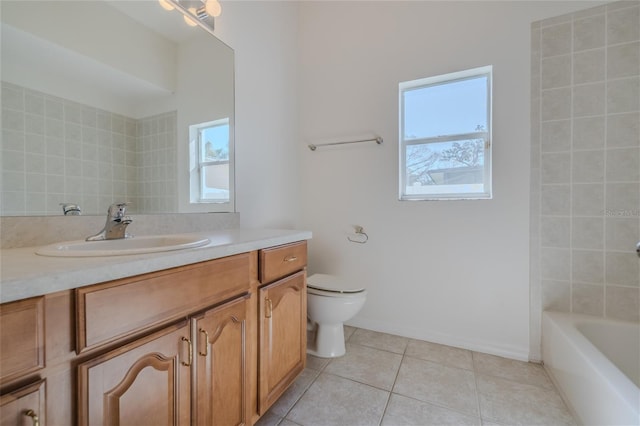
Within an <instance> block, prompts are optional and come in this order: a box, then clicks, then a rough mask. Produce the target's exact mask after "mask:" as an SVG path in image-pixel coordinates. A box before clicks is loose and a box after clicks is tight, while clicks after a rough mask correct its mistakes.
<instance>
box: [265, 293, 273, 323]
mask: <svg viewBox="0 0 640 426" xmlns="http://www.w3.org/2000/svg"><path fill="white" fill-rule="evenodd" d="M264 303H265V307H264V310H265V313H264V316H265V317H267V318H271V313H272V311H273V305H272V304H271V299H268V298H265V299H264Z"/></svg>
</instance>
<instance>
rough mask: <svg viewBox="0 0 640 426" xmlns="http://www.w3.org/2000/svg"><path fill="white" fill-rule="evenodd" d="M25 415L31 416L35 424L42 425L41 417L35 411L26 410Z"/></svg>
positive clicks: (36, 425) (34, 425) (35, 425)
mask: <svg viewBox="0 0 640 426" xmlns="http://www.w3.org/2000/svg"><path fill="white" fill-rule="evenodd" d="M24 415H25V416H27V417H31V421H32V422H33V426H40V419H39V418H38V415H37V414H36V412H35V411H33V410H26V411H25V412H24Z"/></svg>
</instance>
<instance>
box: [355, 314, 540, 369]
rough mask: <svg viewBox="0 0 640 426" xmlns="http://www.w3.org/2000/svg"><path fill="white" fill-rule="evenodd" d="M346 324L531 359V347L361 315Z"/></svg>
mask: <svg viewBox="0 0 640 426" xmlns="http://www.w3.org/2000/svg"><path fill="white" fill-rule="evenodd" d="M345 325H349V326H352V327H358V328H364V329H367V330H372V331H378V332H381V333H388V334H394V335H396V336H402V337H408V338H411V339H418V340H425V341H427V342H432V343H438V344H441V345H447V346H453V347H456V348H462V349H467V350H470V351H475V352H482V353H486V354H491V355H497V356H501V357H504V358H510V359H515V360H518V361H529V348H520V347H515V346H512V345H503V344H498V343H491V342H483V341H478V340H473V339H461V338H459V337H456V336H451V335H447V334H443V333H438V332H433V331H430V330H424V329H415V328H406V327H401V328H400V327H398V326H397V325H394V324H390V323H387V322H384V321H376V320H371V319H366V318H359V317H356V318H353V319H352V320H350V321H348V322H347V323H346V324H345Z"/></svg>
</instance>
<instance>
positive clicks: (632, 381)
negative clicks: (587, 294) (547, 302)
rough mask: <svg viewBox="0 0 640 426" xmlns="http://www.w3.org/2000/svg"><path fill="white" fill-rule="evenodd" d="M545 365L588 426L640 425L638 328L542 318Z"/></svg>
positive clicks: (554, 315) (552, 315)
mask: <svg viewBox="0 0 640 426" xmlns="http://www.w3.org/2000/svg"><path fill="white" fill-rule="evenodd" d="M542 360H543V361H544V366H545V369H546V370H547V371H548V372H549V374H550V375H551V378H552V379H553V381H554V382H555V384H556V385H557V386H558V388H559V390H560V392H561V393H562V395H563V397H564V398H565V400H566V401H567V403H568V404H569V405H570V408H571V409H572V410H573V411H574V413H575V414H576V415H577V416H578V419H579V420H580V421H581V422H582V423H584V424H586V425H640V324H638V323H633V322H625V321H615V320H609V319H603V318H598V317H592V316H587V315H576V314H565V313H560V312H543V314H542Z"/></svg>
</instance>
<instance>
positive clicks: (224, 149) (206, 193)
mask: <svg viewBox="0 0 640 426" xmlns="http://www.w3.org/2000/svg"><path fill="white" fill-rule="evenodd" d="M189 139H190V140H191V145H192V149H191V150H190V151H191V167H190V174H191V179H190V193H191V200H190V201H191V203H230V202H231V192H230V190H231V182H232V179H233V162H232V149H231V144H230V140H231V138H230V126H229V118H223V119H221V120H216V121H210V122H207V123H201V124H196V125H192V126H190V127H189Z"/></svg>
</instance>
